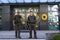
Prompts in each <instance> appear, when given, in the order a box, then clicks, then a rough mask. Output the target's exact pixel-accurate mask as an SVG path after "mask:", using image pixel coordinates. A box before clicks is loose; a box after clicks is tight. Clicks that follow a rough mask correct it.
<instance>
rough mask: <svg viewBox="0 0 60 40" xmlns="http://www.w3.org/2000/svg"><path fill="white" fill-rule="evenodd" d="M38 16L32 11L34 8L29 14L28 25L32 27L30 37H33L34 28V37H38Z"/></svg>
mask: <svg viewBox="0 0 60 40" xmlns="http://www.w3.org/2000/svg"><path fill="white" fill-rule="evenodd" d="M35 25H36V17H35V16H34V13H33V12H32V10H31V11H30V15H29V16H28V26H29V29H30V37H29V38H32V28H33V30H34V38H37V37H36V27H35Z"/></svg>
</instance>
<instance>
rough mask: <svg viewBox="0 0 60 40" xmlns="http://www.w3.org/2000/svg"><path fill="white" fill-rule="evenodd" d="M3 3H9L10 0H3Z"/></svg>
mask: <svg viewBox="0 0 60 40" xmlns="http://www.w3.org/2000/svg"><path fill="white" fill-rule="evenodd" d="M1 2H2V3H9V2H8V0H1Z"/></svg>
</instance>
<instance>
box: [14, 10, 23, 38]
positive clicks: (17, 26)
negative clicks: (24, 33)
mask: <svg viewBox="0 0 60 40" xmlns="http://www.w3.org/2000/svg"><path fill="white" fill-rule="evenodd" d="M21 18H22V17H21V15H20V12H19V11H18V12H17V14H16V15H15V16H14V19H13V26H14V27H15V37H16V38H20V28H21V24H22V23H21Z"/></svg>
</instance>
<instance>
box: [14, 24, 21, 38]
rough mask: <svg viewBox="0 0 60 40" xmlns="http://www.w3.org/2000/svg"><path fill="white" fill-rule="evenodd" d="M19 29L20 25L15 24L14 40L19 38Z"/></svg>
mask: <svg viewBox="0 0 60 40" xmlns="http://www.w3.org/2000/svg"><path fill="white" fill-rule="evenodd" d="M20 27H21V25H20V24H16V27H15V37H16V38H20Z"/></svg>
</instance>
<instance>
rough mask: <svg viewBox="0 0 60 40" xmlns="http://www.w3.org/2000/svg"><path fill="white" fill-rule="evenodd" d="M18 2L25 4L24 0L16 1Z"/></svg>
mask: <svg viewBox="0 0 60 40" xmlns="http://www.w3.org/2000/svg"><path fill="white" fill-rule="evenodd" d="M16 1H17V2H20V3H23V2H24V0H16Z"/></svg>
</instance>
